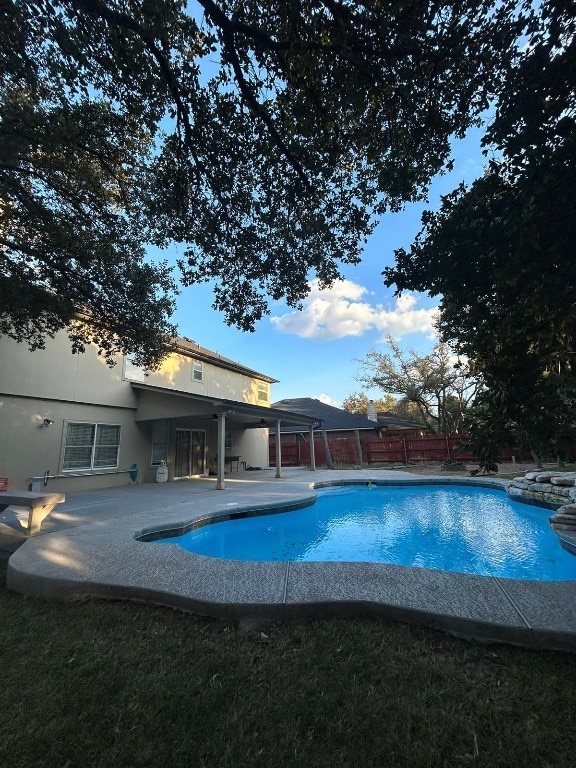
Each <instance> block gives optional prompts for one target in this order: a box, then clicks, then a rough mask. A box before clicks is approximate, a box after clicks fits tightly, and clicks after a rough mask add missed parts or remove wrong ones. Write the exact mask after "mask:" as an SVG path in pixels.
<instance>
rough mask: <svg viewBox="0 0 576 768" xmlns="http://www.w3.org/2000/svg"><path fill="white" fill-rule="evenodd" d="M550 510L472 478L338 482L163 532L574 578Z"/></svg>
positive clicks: (247, 547)
mask: <svg viewBox="0 0 576 768" xmlns="http://www.w3.org/2000/svg"><path fill="white" fill-rule="evenodd" d="M551 514H552V513H551V512H550V510H547V509H543V508H541V507H533V506H528V505H526V504H521V503H519V502H515V501H512V500H511V499H509V498H508V496H507V495H506V494H505V493H504V492H502V491H498V490H493V489H488V488H473V487H470V486H460V487H457V486H450V485H444V486H442V485H427V486H411V487H390V486H387V487H382V486H369V487H366V486H360V487H359V486H336V487H331V488H327V489H322V490H320V491H319V492H318V500H317V503H316V504H314V505H313V506H310V507H306V508H304V509H300V510H296V511H291V512H281V513H278V514H270V515H265V516H258V517H248V518H244V519H241V520H230V521H225V522H221V523H215V524H212V525H205V526H203V527H202V528H198V529H196V530H193V531H190V532H189V533H186V534H184V535H182V536H177V537H173V538H166V539H160V540H159V541H158V543H162V544H166V543H176V544H179V545H180V546H181V547H183V548H184V549H187V550H189V551H191V552H195V553H196V554H199V555H206V556H208V557H220V558H227V559H231V560H258V561H288V560H289V561H304V560H307V561H319V560H320V561H327V560H330V561H347V562H352V561H354V562H377V563H392V564H396V565H408V566H416V567H422V568H433V569H438V570H442V571H456V572H459V573H472V574H480V575H485V576H500V577H505V578H514V579H534V580H539V581H569V580H576V557H575V556H574V555H571V554H569V553H568V552H566V551H565V550H564V549H562V547H561V546H560V543H559V541H558V538H557V536H556V535H555V534H554V533H553V532H552V530H551V529H550V526H549V523H548V518H549V516H550V515H551Z"/></svg>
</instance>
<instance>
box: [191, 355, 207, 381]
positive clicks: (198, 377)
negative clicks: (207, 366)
mask: <svg viewBox="0 0 576 768" xmlns="http://www.w3.org/2000/svg"><path fill="white" fill-rule="evenodd" d="M203 374H204V368H203V364H202V363H201V362H200V360H194V362H193V364H192V380H193V381H202V377H203Z"/></svg>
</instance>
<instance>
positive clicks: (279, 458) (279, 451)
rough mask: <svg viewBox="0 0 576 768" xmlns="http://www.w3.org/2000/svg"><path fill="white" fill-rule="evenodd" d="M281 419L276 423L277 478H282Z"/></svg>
mask: <svg viewBox="0 0 576 768" xmlns="http://www.w3.org/2000/svg"><path fill="white" fill-rule="evenodd" d="M280 423H281V422H280V419H278V421H277V422H276V477H282V445H281V443H280Z"/></svg>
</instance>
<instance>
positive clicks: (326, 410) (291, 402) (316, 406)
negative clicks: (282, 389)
mask: <svg viewBox="0 0 576 768" xmlns="http://www.w3.org/2000/svg"><path fill="white" fill-rule="evenodd" d="M272 408H277V409H279V410H284V411H291V412H292V413H300V414H302V415H303V416H314V417H315V418H317V419H318V421H320V422H321V424H320V425H319V427H318V429H325V430H326V431H327V432H336V431H339V432H340V431H345V430H351V431H352V430H355V429H361V430H362V429H363V430H372V431H374V430H377V429H378V425H377V424H376V423H375V422H374V421H369V420H368V419H367V418H366V417H365V416H361V415H360V414H358V413H350V412H349V411H344V410H343V409H342V408H335V407H334V406H333V405H327V404H326V403H323V402H322V401H321V400H316V399H315V398H313V397H294V398H289V399H287V400H279V401H278V402H276V403H272ZM280 431H281V432H285V433H288V432H301V431H302V429H301V428H298V427H288V426H287V427H281V428H280Z"/></svg>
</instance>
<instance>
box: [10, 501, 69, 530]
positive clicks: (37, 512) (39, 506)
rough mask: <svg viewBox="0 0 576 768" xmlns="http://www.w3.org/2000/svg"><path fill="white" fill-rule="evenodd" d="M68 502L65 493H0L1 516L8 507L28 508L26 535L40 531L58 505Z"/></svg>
mask: <svg viewBox="0 0 576 768" xmlns="http://www.w3.org/2000/svg"><path fill="white" fill-rule="evenodd" d="M63 501H66V496H65V495H64V494H63V493H37V492H35V491H2V492H1V493H0V514H2V512H4V510H5V509H7V508H8V507H26V508H27V509H28V525H27V526H26V535H27V536H31V535H32V534H33V533H38V532H39V531H40V526H41V525H42V521H43V520H44V518H45V517H46V516H47V515H49V514H50V512H52V510H53V509H54V507H55V506H56V504H61V503H62V502H63Z"/></svg>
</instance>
